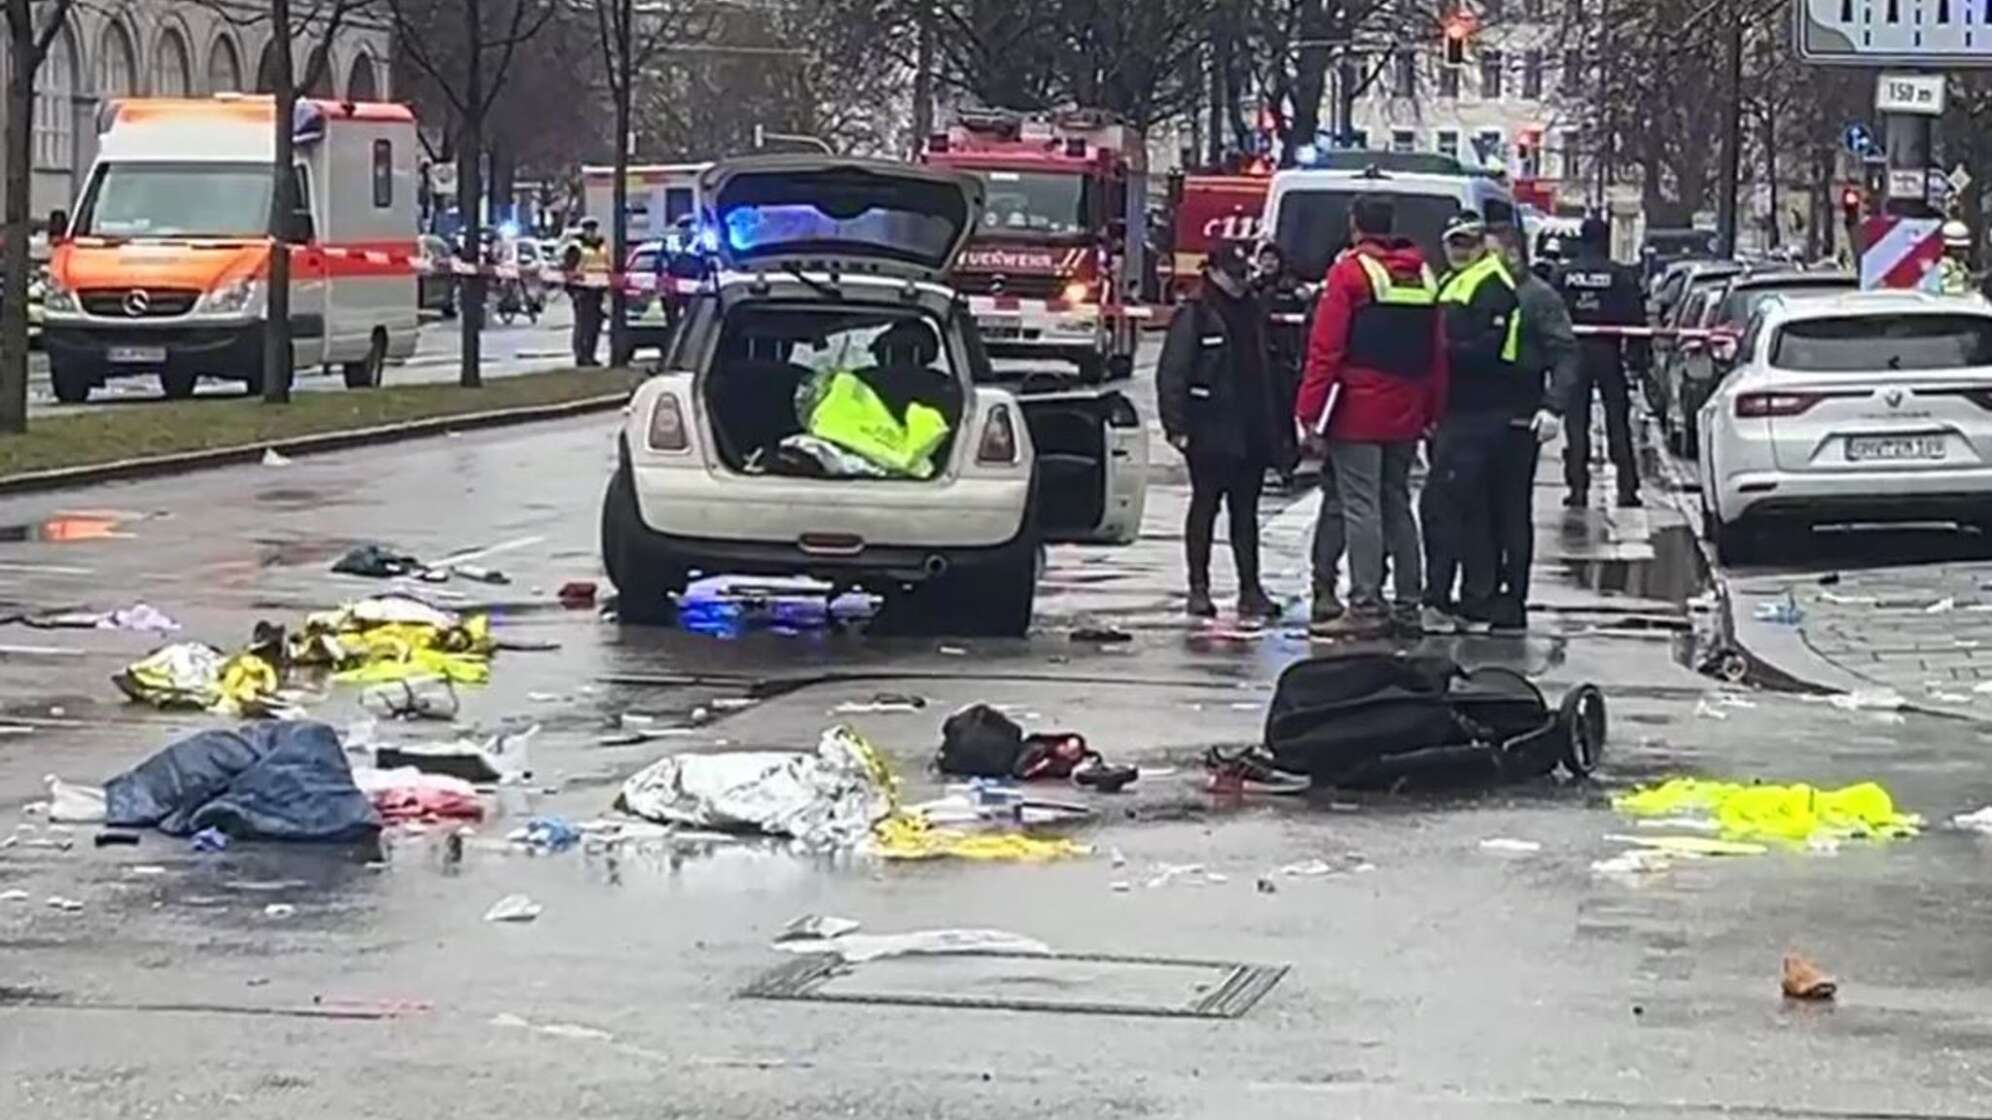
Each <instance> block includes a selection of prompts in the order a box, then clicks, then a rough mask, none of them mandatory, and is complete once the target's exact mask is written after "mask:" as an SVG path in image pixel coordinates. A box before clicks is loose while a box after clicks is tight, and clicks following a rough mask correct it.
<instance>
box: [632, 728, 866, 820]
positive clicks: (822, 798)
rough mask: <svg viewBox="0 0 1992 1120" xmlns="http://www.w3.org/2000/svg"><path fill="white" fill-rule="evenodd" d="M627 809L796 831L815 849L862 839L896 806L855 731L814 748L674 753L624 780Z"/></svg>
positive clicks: (650, 815) (840, 732) (658, 816)
mask: <svg viewBox="0 0 1992 1120" xmlns="http://www.w3.org/2000/svg"><path fill="white" fill-rule="evenodd" d="M621 802H622V806H623V808H625V809H627V810H628V811H629V812H631V813H635V814H636V815H637V816H640V817H644V818H647V819H649V820H654V821H660V822H663V823H667V824H680V825H689V826H691V827H693V828H712V829H723V830H728V831H743V830H744V831H756V832H762V833H765V834H767V835H770V836H789V837H793V838H795V839H796V840H798V841H800V842H802V843H803V844H806V845H808V846H809V847H812V848H843V847H851V846H854V845H856V844H858V843H861V842H862V841H864V840H865V839H866V837H867V836H869V835H870V833H871V827H872V825H873V823H874V822H876V821H879V820H881V819H883V818H884V817H885V816H886V815H887V814H888V813H890V812H891V811H892V798H891V794H890V791H889V790H888V789H887V787H886V783H885V781H884V776H883V775H881V774H880V773H879V772H878V770H877V768H876V767H875V765H874V763H873V761H872V757H871V755H870V752H869V751H868V750H867V749H865V748H864V746H863V745H862V744H861V743H860V742H859V741H858V740H857V739H856V738H855V737H854V736H853V735H852V734H851V733H850V732H849V731H847V730H845V729H843V728H832V729H831V730H829V731H826V732H824V733H823V739H822V742H820V743H819V744H818V745H817V748H816V751H815V753H813V754H809V753H803V752H800V751H746V752H740V753H734V754H674V755H670V756H667V757H665V758H662V759H659V760H658V761H657V762H655V763H652V764H651V765H650V766H648V767H645V768H644V769H643V770H641V771H639V772H638V773H637V774H636V775H635V776H633V777H631V778H630V779H629V781H627V782H625V783H624V784H623V789H622V797H621Z"/></svg>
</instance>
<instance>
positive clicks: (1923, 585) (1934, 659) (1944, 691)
mask: <svg viewBox="0 0 1992 1120" xmlns="http://www.w3.org/2000/svg"><path fill="white" fill-rule="evenodd" d="M1822 581H1825V582H1822ZM1729 599H1730V611H1731V614H1732V616H1733V617H1732V627H1733V634H1734V637H1735V640H1736V643H1737V644H1738V645H1739V646H1741V647H1742V648H1743V649H1744V650H1745V651H1746V652H1748V653H1749V654H1750V656H1752V657H1753V658H1755V659H1757V660H1758V661H1759V662H1760V663H1762V664H1763V665H1764V666H1765V667H1767V668H1769V669H1771V670H1773V671H1774V672H1777V673H1779V674H1781V675H1784V676H1787V677H1790V678H1791V679H1793V680H1794V681H1797V682H1799V683H1801V684H1805V685H1809V686H1812V687H1814V688H1820V689H1825V690H1828V691H1833V692H1844V693H1850V694H1854V695H1855V696H1856V697H1857V698H1858V699H1857V700H1849V701H1845V702H1847V703H1856V702H1858V703H1862V704H1873V705H1876V706H1896V705H1895V700H1894V698H1895V697H1900V706H1904V707H1911V708H1916V709H1919V710H1922V711H1928V712H1935V713H1938V714H1943V715H1951V716H1957V717H1961V718H1965V719H1971V720H1979V721H1987V722H1992V564H1987V563H1982V562H1981V563H1958V564H1930V565H1919V566H1912V567H1902V568H1880V569H1866V570H1860V571H1848V572H1841V573H1834V574H1832V575H1827V576H1820V575H1817V574H1806V575H1795V574H1793V575H1759V576H1741V577H1737V578H1734V579H1733V580H1731V581H1730V585H1729ZM1787 602H1789V603H1790V604H1793V605H1795V606H1796V607H1797V608H1798V619H1797V621H1796V622H1795V623H1791V622H1778V621H1774V620H1773V618H1771V617H1763V616H1760V612H1766V613H1768V612H1770V611H1771V610H1773V609H1774V608H1776V607H1777V606H1779V605H1781V604H1785V603H1787Z"/></svg>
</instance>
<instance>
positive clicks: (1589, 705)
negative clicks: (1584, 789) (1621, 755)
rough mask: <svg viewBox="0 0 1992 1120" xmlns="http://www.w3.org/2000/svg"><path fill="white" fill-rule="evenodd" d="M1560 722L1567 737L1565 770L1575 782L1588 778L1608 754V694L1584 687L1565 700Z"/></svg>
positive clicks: (1573, 690) (1559, 714)
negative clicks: (1577, 779) (1599, 761)
mask: <svg viewBox="0 0 1992 1120" xmlns="http://www.w3.org/2000/svg"><path fill="white" fill-rule="evenodd" d="M1557 718H1558V720H1559V721H1560V722H1561V723H1562V724H1563V732H1564V735H1565V736H1566V740H1565V746H1564V749H1563V768H1564V769H1566V770H1568V771H1570V776H1571V777H1573V778H1588V777H1590V776H1591V772H1592V771H1594V770H1596V769H1597V768H1598V760H1599V759H1601V758H1603V757H1604V754H1605V735H1606V733H1607V731H1608V730H1609V726H1608V721H1607V719H1606V715H1605V694H1604V693H1602V692H1600V691H1598V688H1597V686H1596V685H1589V684H1587V685H1581V686H1579V687H1578V688H1575V689H1572V690H1571V692H1570V695H1568V696H1565V697H1564V698H1563V708H1562V711H1561V712H1559V713H1558V716H1557Z"/></svg>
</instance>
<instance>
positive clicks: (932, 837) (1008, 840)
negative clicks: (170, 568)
mask: <svg viewBox="0 0 1992 1120" xmlns="http://www.w3.org/2000/svg"><path fill="white" fill-rule="evenodd" d="M843 731H844V734H845V735H846V736H847V737H848V738H849V739H850V741H851V745H852V749H853V750H854V751H855V752H856V753H857V755H858V756H859V757H860V758H862V759H863V760H864V763H865V768H866V769H867V770H868V771H869V774H870V777H871V779H872V781H874V782H876V783H877V784H878V786H879V787H880V788H881V789H883V790H885V791H886V802H887V804H888V806H889V807H890V808H889V810H888V811H887V813H886V815H885V816H884V817H881V818H880V819H879V820H878V821H877V823H875V824H873V825H872V843H873V845H874V846H875V847H876V849H877V850H878V853H879V854H880V855H882V856H884V857H885V858H886V859H941V858H946V857H952V858H955V859H972V860H1014V861H1026V862H1030V861H1038V860H1050V859H1064V858H1066V857H1067V856H1077V855H1085V854H1086V852H1087V851H1088V849H1087V848H1086V846H1085V845H1084V844H1079V843H1076V842H1074V841H1071V840H1067V839H1065V838H1064V837H1049V836H1032V835H1030V834H1029V833H1026V832H1006V831H994V830H992V831H987V832H968V831H965V830H962V829H955V828H936V827H934V824H933V822H932V821H929V820H928V819H927V818H926V815H925V814H922V813H917V812H914V811H913V810H910V809H907V808H904V807H902V806H901V805H900V804H899V777H898V775H896V774H894V773H893V772H892V765H891V764H890V763H888V762H887V761H886V760H885V756H884V755H883V754H880V753H879V750H878V748H877V747H874V746H872V745H871V742H870V741H869V740H867V739H866V738H865V737H864V736H862V735H860V734H858V733H857V732H856V731H854V730H852V729H850V728H848V727H846V728H844V729H843Z"/></svg>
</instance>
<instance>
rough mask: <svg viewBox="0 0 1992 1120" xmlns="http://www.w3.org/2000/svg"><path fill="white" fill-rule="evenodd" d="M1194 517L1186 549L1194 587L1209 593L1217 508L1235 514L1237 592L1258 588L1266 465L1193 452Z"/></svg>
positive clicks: (1186, 534)
mask: <svg viewBox="0 0 1992 1120" xmlns="http://www.w3.org/2000/svg"><path fill="white" fill-rule="evenodd" d="M1189 459H1190V515H1189V518H1188V520H1187V521H1186V523H1185V524H1184V526H1183V549H1184V553H1185V557H1186V559H1187V560H1188V561H1189V565H1190V586H1191V587H1192V588H1194V589H1197V590H1202V591H1208V590H1210V549H1211V538H1212V536H1213V535H1214V534H1215V533H1216V531H1217V507H1218V506H1219V505H1220V504H1222V505H1223V506H1224V507H1225V508H1226V509H1227V510H1229V511H1230V513H1231V558H1232V560H1233V562H1235V563H1236V564H1237V565H1238V589H1239V590H1240V591H1249V590H1253V589H1256V588H1257V587H1258V586H1259V492H1260V490H1261V489H1262V488H1263V487H1264V486H1265V484H1266V464H1265V462H1264V461H1262V460H1259V459H1253V458H1246V459H1236V458H1231V457H1229V456H1213V455H1198V454H1197V453H1196V451H1195V449H1194V448H1192V449H1191V451H1190V457H1189Z"/></svg>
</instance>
